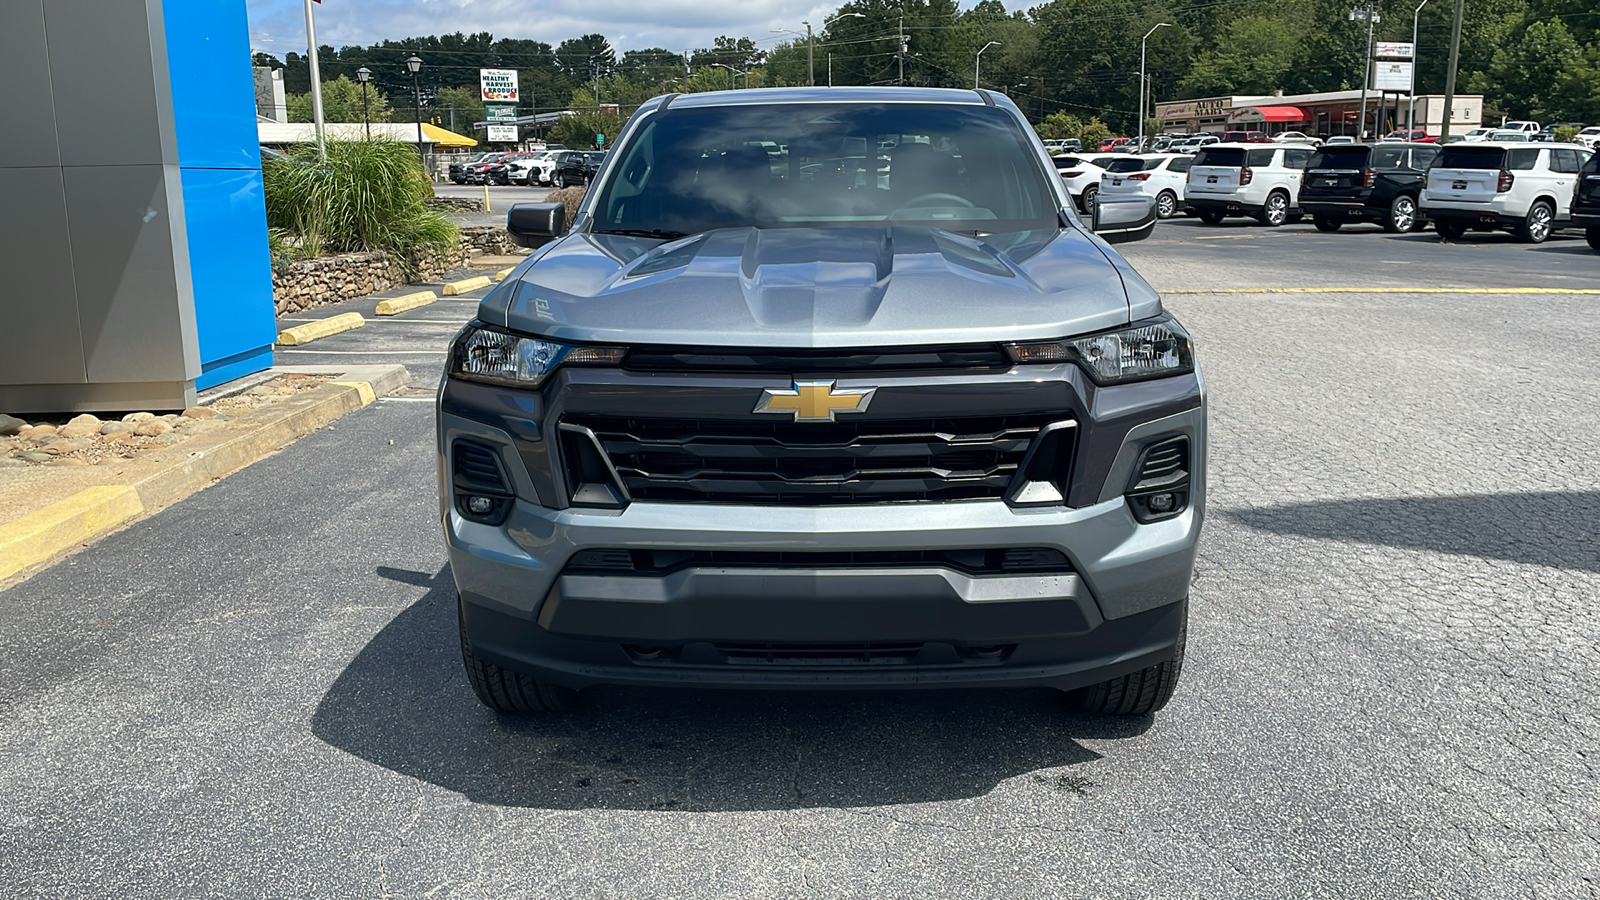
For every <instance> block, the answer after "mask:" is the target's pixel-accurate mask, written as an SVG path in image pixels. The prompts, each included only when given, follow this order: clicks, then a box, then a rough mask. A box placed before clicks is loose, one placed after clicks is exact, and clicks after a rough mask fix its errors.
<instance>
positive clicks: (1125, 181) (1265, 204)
mask: <svg viewBox="0 0 1600 900" xmlns="http://www.w3.org/2000/svg"><path fill="white" fill-rule="evenodd" d="M1055 163H1056V170H1057V173H1058V174H1059V175H1060V176H1061V178H1062V180H1063V181H1064V182H1065V183H1066V185H1067V188H1068V191H1069V192H1070V193H1071V194H1072V197H1073V200H1074V201H1075V202H1076V203H1077V204H1078V207H1079V209H1081V210H1083V211H1084V212H1085V213H1092V211H1093V207H1094V204H1095V203H1096V201H1097V199H1098V197H1099V196H1100V195H1101V194H1106V195H1111V194H1126V193H1138V194H1144V195H1146V196H1149V197H1152V198H1154V200H1155V202H1156V214H1157V216H1159V217H1160V218H1163V219H1165V218H1171V217H1172V216H1174V215H1178V214H1179V213H1183V212H1186V213H1188V214H1190V215H1194V216H1198V217H1199V218H1200V219H1201V221H1203V222H1206V223H1209V224H1218V223H1220V222H1222V221H1223V220H1224V219H1226V218H1228V217H1230V216H1249V217H1253V218H1256V219H1257V220H1259V221H1260V222H1261V223H1262V224H1264V225H1268V226H1273V227H1276V226H1279V225H1283V224H1284V223H1286V222H1291V221H1297V220H1299V219H1301V218H1303V217H1306V216H1309V217H1311V220H1312V222H1313V224H1315V225H1316V227H1317V230H1319V231H1324V232H1334V231H1338V230H1339V229H1340V228H1342V227H1343V226H1344V225H1346V224H1351V223H1363V222H1364V223H1372V224H1377V225H1380V226H1382V227H1383V228H1384V229H1385V230H1387V231H1390V232H1393V233H1399V234H1404V233H1407V232H1411V231H1417V230H1420V229H1421V228H1423V227H1425V226H1426V225H1427V224H1428V223H1429V222H1432V223H1433V226H1434V228H1435V230H1437V231H1438V233H1439V234H1440V236H1442V237H1445V238H1455V237H1459V236H1461V235H1462V234H1464V233H1465V232H1467V231H1496V230H1500V231H1510V232H1512V233H1513V234H1515V235H1516V236H1517V237H1518V238H1520V239H1522V240H1524V241H1528V242H1531V243H1540V242H1543V241H1544V240H1546V239H1547V238H1548V237H1549V236H1550V235H1551V234H1552V233H1553V232H1554V231H1555V230H1557V229H1559V228H1563V227H1581V228H1584V229H1585V230H1586V232H1587V235H1588V239H1589V243H1590V245H1591V246H1593V247H1595V249H1597V250H1600V155H1597V154H1595V153H1594V152H1593V151H1591V150H1589V149H1588V148H1586V147H1583V146H1581V145H1578V144H1555V143H1521V142H1496V143H1489V142H1475V143H1455V144H1447V145H1443V146H1440V145H1437V144H1423V143H1415V142H1386V143H1379V144H1328V145H1323V146H1321V147H1310V146H1296V145H1292V144H1277V145H1265V146H1263V145H1260V144H1224V143H1217V144H1212V145H1210V146H1206V147H1204V148H1202V149H1201V150H1200V151H1199V152H1198V153H1197V154H1196V155H1195V156H1187V155H1184V154H1180V153H1157V154H1145V155H1138V156H1135V155H1126V154H1121V155H1119V154H1061V155H1058V156H1056V157H1055Z"/></svg>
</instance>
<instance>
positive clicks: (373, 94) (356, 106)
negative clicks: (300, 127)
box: [284, 75, 393, 122]
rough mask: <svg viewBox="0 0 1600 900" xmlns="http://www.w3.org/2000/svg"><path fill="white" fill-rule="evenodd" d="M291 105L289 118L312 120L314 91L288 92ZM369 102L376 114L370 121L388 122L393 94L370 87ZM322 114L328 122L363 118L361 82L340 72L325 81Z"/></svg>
mask: <svg viewBox="0 0 1600 900" xmlns="http://www.w3.org/2000/svg"><path fill="white" fill-rule="evenodd" d="M284 100H285V103H286V104H287V106H288V107H289V121H291V122H309V121H311V118H312V117H311V92H310V91H309V90H307V92H306V93H304V94H288V95H286V96H285V97H284ZM367 103H368V104H369V106H370V108H371V111H372V115H371V119H370V121H373V122H387V121H389V120H390V118H391V116H392V114H393V111H392V110H391V109H390V108H389V98H387V97H385V96H384V95H383V93H382V92H381V91H375V90H373V89H372V87H371V86H370V85H369V86H368V87H367ZM322 118H323V121H325V122H361V121H365V120H363V119H362V117H361V85H360V84H357V83H356V82H354V81H351V80H350V79H348V78H346V77H344V76H343V75H340V76H339V77H338V78H335V79H334V80H332V81H325V82H323V84H322Z"/></svg>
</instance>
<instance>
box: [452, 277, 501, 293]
mask: <svg viewBox="0 0 1600 900" xmlns="http://www.w3.org/2000/svg"><path fill="white" fill-rule="evenodd" d="M490 284H492V282H490V281H489V276H487V275H475V276H473V277H471V278H463V279H461V280H460V281H447V282H445V285H444V290H443V291H441V293H443V294H444V295H445V296H446V297H455V296H458V295H460V294H465V293H466V292H468V291H475V290H477V289H478V288H485V287H488V286H489V285H490Z"/></svg>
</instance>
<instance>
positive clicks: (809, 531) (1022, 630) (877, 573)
mask: <svg viewBox="0 0 1600 900" xmlns="http://www.w3.org/2000/svg"><path fill="white" fill-rule="evenodd" d="M1021 374H1022V375H1025V376H1028V377H1027V378H1026V379H1022V378H1019V375H1018V374H1017V373H997V374H994V375H991V376H985V377H977V376H965V377H963V378H961V379H959V380H956V381H952V380H950V379H946V378H931V379H930V378H921V377H911V378H905V379H887V380H885V382H884V386H883V387H881V388H880V391H881V392H882V396H881V397H880V401H879V402H880V407H875V409H877V408H881V409H883V410H884V411H885V413H888V412H890V411H891V410H892V407H891V403H892V402H894V399H893V398H895V397H898V398H899V401H900V402H902V403H910V404H920V403H922V402H924V400H925V401H926V402H927V403H929V404H944V405H947V406H949V407H953V408H956V409H966V408H973V405H974V404H975V403H976V401H978V400H982V401H983V402H984V403H987V404H988V405H990V406H994V407H997V408H998V407H1004V406H1006V405H1007V404H1030V403H1031V404H1033V405H1034V406H1033V408H1035V409H1039V408H1048V409H1062V410H1064V413H1063V414H1070V415H1071V416H1073V417H1074V418H1076V419H1077V420H1078V422H1079V431H1080V434H1081V441H1080V446H1079V448H1078V453H1077V460H1078V462H1077V465H1076V469H1075V476H1074V488H1073V490H1072V491H1071V492H1070V504H1071V505H1059V506H1044V507H1039V506H1035V507H1020V506H1013V505H1009V504H1007V503H1006V502H1005V501H1004V500H969V501H952V502H904V503H878V504H863V505H851V506H798V505H785V504H778V503H774V504H770V505H756V504H744V503H693V502H663V501H639V500H635V501H634V502H632V503H630V504H628V505H626V506H625V507H623V508H621V509H597V508H584V507H577V506H570V505H567V506H566V508H559V507H562V506H564V505H566V504H564V503H563V502H562V500H561V490H560V487H559V484H558V483H557V482H558V480H552V478H551V473H550V472H548V471H545V472H541V471H540V467H539V464H541V463H542V462H543V460H544V459H545V457H544V455H543V453H542V451H541V450H539V449H538V448H540V447H542V446H543V445H545V444H546V443H548V441H547V439H546V435H548V434H549V433H552V432H551V429H552V427H553V426H552V425H551V423H553V422H555V421H558V420H559V419H560V417H561V416H562V415H563V414H564V411H565V412H570V411H572V410H574V409H594V408H598V407H600V406H602V405H605V404H610V405H612V406H616V405H620V404H650V405H654V406H657V407H662V406H668V405H670V404H672V403H690V404H695V405H696V407H697V408H705V405H706V404H714V403H716V402H720V398H722V397H724V395H725V394H726V393H730V392H731V394H732V396H733V397H735V398H737V400H738V402H739V403H741V404H742V405H741V406H740V407H739V408H740V409H744V410H748V408H749V403H748V398H747V397H746V394H748V393H749V392H750V390H751V389H750V387H749V385H748V384H747V383H746V382H747V380H746V379H738V378H732V379H729V378H720V379H710V378H699V377H693V378H681V379H677V381H678V385H679V386H678V387H677V388H676V389H675V390H674V391H672V392H670V394H665V395H664V394H662V393H660V392H659V387H657V388H656V389H655V390H651V391H648V392H646V391H645V390H644V388H647V387H648V385H645V384H644V383H643V382H637V381H636V377H635V376H632V375H629V374H627V373H622V372H615V371H609V370H574V371H571V372H564V373H563V374H562V375H561V376H560V379H565V380H566V382H567V383H565V384H561V383H560V379H558V382H557V384H555V385H553V386H552V388H551V390H550V392H549V393H548V395H547V396H544V397H539V396H535V395H534V394H533V393H530V392H516V391H509V392H507V391H499V390H497V389H493V388H488V387H485V386H475V385H470V384H464V383H459V382H450V381H447V382H446V384H445V385H444V388H443V389H442V392H441V393H442V400H443V402H442V404H441V411H440V415H439V426H440V445H439V448H440V454H441V468H440V486H441V489H442V490H443V491H445V492H447V493H448V492H449V491H451V487H450V482H449V464H450V459H449V454H450V453H451V452H453V451H452V450H451V448H452V447H453V446H454V442H455V441H457V440H458V439H470V440H472V441H475V442H478V443H479V444H482V445H486V446H491V447H495V448H498V449H497V453H498V458H499V461H500V465H501V466H502V467H503V468H504V470H505V471H506V472H507V474H508V475H509V477H510V478H511V480H512V482H513V483H514V485H515V488H516V493H517V498H516V499H515V501H514V502H513V503H512V504H511V507H510V509H509V514H508V515H507V517H506V518H505V520H504V522H503V523H502V524H499V525H491V524H487V523H485V522H479V521H472V520H471V519H469V518H468V517H464V516H463V515H462V514H461V513H460V511H459V510H457V509H456V508H455V507H454V505H453V504H452V503H451V502H450V501H448V500H446V501H445V502H443V503H442V504H441V515H442V521H443V526H444V532H445V537H446V543H447V547H448V551H449V556H450V563H451V570H452V573H453V575H454V578H455V582H456V586H457V589H458V591H459V593H460V596H461V602H462V612H463V619H464V621H465V623H466V628H467V632H468V635H469V638H470V641H471V644H472V650H473V653H474V655H475V656H477V657H479V658H482V659H485V660H487V661H490V662H494V663H496V664H498V665H501V666H504V667H507V668H510V669H513V670H517V671H522V672H526V673H529V674H531V675H533V676H534V677H536V678H540V679H542V680H546V681H549V682H551V683H554V684H561V685H566V686H569V687H578V688H581V687H587V686H590V685H595V684H699V685H707V686H721V687H773V688H779V687H860V688H866V687H912V686H943V687H950V686H959V685H1049V686H1054V687H1059V688H1073V687H1079V686H1083V685H1087V684H1092V683H1096V682H1099V681H1103V680H1106V679H1108V678H1113V677H1116V676H1118V675H1121V674H1126V673H1127V672H1131V671H1135V670H1138V669H1141V668H1144V667H1146V666H1149V665H1153V664H1155V663H1158V662H1161V661H1162V660H1164V659H1167V658H1170V656H1171V654H1172V651H1173V648H1174V646H1175V643H1176V641H1177V637H1178V634H1179V629H1180V627H1181V625H1182V621H1183V616H1184V614H1185V610H1186V603H1187V597H1188V591H1189V583H1190V580H1191V578H1192V574H1193V570H1194V562H1195V554H1196V544H1197V541H1198V537H1199V532H1200V528H1201V524H1202V520H1203V518H1204V500H1205V447H1206V434H1205V431H1206V421H1205V407H1204V394H1203V387H1202V385H1201V382H1200V380H1199V376H1198V375H1194V376H1183V377H1181V378H1174V379H1164V380H1161V381H1163V382H1166V383H1161V382H1146V383H1140V384H1136V385H1129V386H1125V387H1119V388H1109V389H1108V388H1099V389H1095V388H1093V387H1092V386H1091V385H1087V384H1085V383H1084V382H1083V379H1082V378H1081V376H1079V375H1078V373H1077V370H1076V369H1075V368H1074V367H1071V366H1063V367H1045V366H1039V367H1033V368H1032V369H1031V370H1030V371H1028V372H1024V373H1021ZM1052 376H1053V377H1052ZM653 380H654V381H660V380H662V378H661V376H656V377H655V378H654V379H653ZM765 380H770V379H765ZM760 381H762V379H757V381H756V382H755V383H760ZM722 382H728V384H727V386H726V387H723V386H722ZM636 384H637V385H638V388H636V387H635V385H636ZM1046 385H1053V387H1046ZM691 388H693V389H691ZM969 393H970V395H971V396H970V397H968V394H969ZM963 397H968V399H967V400H965V401H964V400H963V399H962V398H963ZM671 398H677V399H671ZM1047 398H1048V399H1047ZM1058 404H1059V405H1058ZM631 408H632V407H630V409H631ZM977 408H983V406H982V405H981V404H977ZM1177 435H1182V436H1185V437H1187V438H1188V440H1189V446H1190V447H1191V448H1193V449H1192V451H1191V453H1192V457H1191V464H1190V465H1191V469H1190V472H1191V475H1190V488H1189V490H1190V494H1189V500H1188V506H1187V508H1186V509H1185V511H1184V512H1182V513H1181V514H1179V515H1177V516H1176V517H1173V518H1169V519H1165V520H1162V521H1156V522H1151V523H1148V524H1140V523H1139V522H1138V521H1137V520H1136V519H1135V517H1134V515H1133V513H1132V511H1131V509H1130V507H1129V505H1128V502H1127V501H1126V500H1125V499H1124V498H1123V496H1122V495H1123V491H1124V490H1125V489H1126V486H1127V485H1128V484H1129V483H1130V478H1131V477H1132V475H1133V472H1134V469H1135V468H1136V466H1137V465H1138V460H1139V458H1140V456H1141V454H1142V453H1143V451H1144V449H1145V448H1146V447H1148V446H1151V445H1153V444H1154V443H1157V442H1160V441H1164V440H1168V439H1170V438H1172V437H1173V436H1177ZM535 436H537V439H536V440H533V439H531V438H533V437H535ZM530 461H531V462H530ZM552 497H554V498H556V499H555V500H554V501H552V500H551V499H550V498H552ZM1013 548H1042V549H1046V550H1055V551H1059V553H1060V554H1061V555H1062V556H1063V557H1064V558H1065V565H1063V566H1061V567H1060V568H1059V569H1058V570H1052V571H1050V572H1037V573H1033V574H1007V573H1005V572H983V573H978V574H973V573H971V572H968V571H962V570H961V569H960V568H959V567H953V566H947V565H941V564H938V563H937V562H920V563H915V564H904V563H902V564H893V565H888V564H885V565H878V564H876V563H873V564H861V565H840V564H834V563H813V562H808V561H807V560H806V559H805V558H800V559H798V560H797V559H796V558H795V557H796V555H797V554H834V555H844V554H855V555H857V556H858V557H859V556H860V555H862V554H874V553H884V554H904V553H909V552H922V553H927V554H938V553H940V552H942V551H950V552H957V551H974V550H1007V549H1013ZM596 550H628V551H651V552H656V551H681V552H688V553H693V552H699V551H715V552H718V553H723V554H732V555H738V554H752V555H754V554H766V555H767V556H768V557H770V556H772V555H774V554H777V553H783V554H786V559H785V560H784V561H783V562H781V563H780V564H774V563H769V562H757V563H743V564H731V563H730V564H725V563H721V562H702V563H696V564H694V565H686V566H683V567H680V568H676V569H670V570H661V571H631V570H630V571H617V572H605V571H600V572H597V571H594V570H592V569H587V568H580V569H574V568H573V567H572V566H571V565H569V564H570V563H572V561H573V559H574V557H575V556H577V555H578V554H580V553H582V552H584V551H596ZM730 647H733V649H732V650H730V649H729V648H730ZM885 647H887V648H889V650H888V651H885V649H884V648H885ZM752 648H754V649H752ZM762 648H766V650H763V649H762ZM797 648H799V649H797ZM807 648H810V649H811V650H817V654H816V655H812V656H807V653H808V652H810V651H809V650H807ZM818 648H820V649H818ZM852 648H858V649H859V650H860V653H861V656H860V657H859V658H852V659H842V658H839V657H840V654H844V655H846V656H848V655H849V654H850V653H852V652H854V651H853V649H852ZM767 651H770V652H771V654H774V658H771V659H766V658H763V659H756V660H753V659H752V654H754V655H755V656H757V657H760V656H761V655H762V653H765V652H767ZM885 652H889V653H890V656H891V657H893V658H887V659H886V658H884V657H883V656H882V654H883V653H885ZM797 654H798V655H797ZM895 654H898V655H897V656H896V655H895ZM780 657H781V658H780ZM785 660H787V661H785Z"/></svg>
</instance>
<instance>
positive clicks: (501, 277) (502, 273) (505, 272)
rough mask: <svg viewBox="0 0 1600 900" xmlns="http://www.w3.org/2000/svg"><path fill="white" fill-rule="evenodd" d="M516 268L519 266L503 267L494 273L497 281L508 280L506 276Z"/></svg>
mask: <svg viewBox="0 0 1600 900" xmlns="http://www.w3.org/2000/svg"><path fill="white" fill-rule="evenodd" d="M516 268H517V267H516V266H512V267H511V268H509V269H501V270H500V271H498V272H496V273H494V280H495V283H497V284H498V283H499V282H502V281H505V280H506V276H507V275H510V274H511V273H512V272H513V271H515V270H516Z"/></svg>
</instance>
